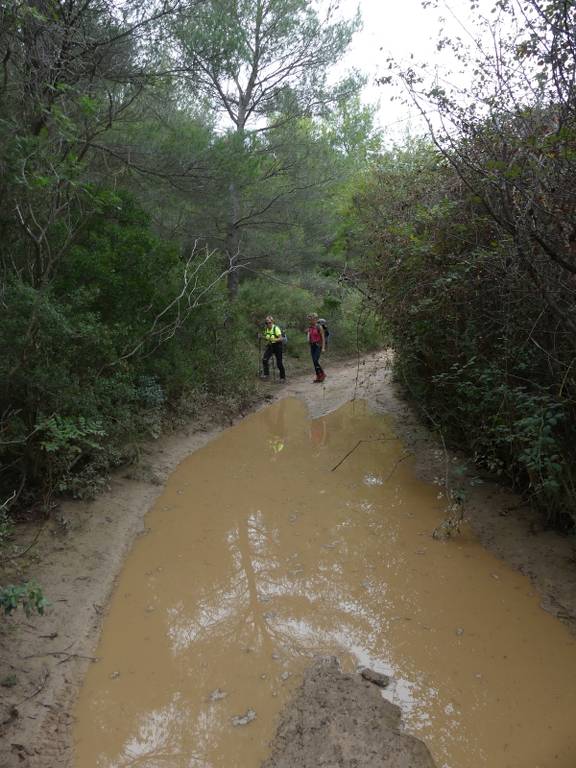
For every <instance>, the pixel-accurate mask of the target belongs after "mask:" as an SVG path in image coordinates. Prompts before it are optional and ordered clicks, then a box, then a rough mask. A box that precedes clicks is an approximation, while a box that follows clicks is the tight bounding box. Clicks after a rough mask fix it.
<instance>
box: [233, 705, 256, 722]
mask: <svg viewBox="0 0 576 768" xmlns="http://www.w3.org/2000/svg"><path fill="white" fill-rule="evenodd" d="M252 720H256V712H254V710H253V709H249V710H248V711H247V712H246V714H245V715H236V716H235V717H233V718H232V725H234V726H239V725H248V723H251V722H252Z"/></svg>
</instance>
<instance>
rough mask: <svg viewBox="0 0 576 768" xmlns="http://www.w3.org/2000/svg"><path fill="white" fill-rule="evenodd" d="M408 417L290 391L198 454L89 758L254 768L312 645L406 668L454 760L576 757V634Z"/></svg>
mask: <svg viewBox="0 0 576 768" xmlns="http://www.w3.org/2000/svg"><path fill="white" fill-rule="evenodd" d="M438 496H439V493H438V488H436V487H435V486H434V485H432V484H427V483H424V482H422V481H420V480H418V479H417V478H416V475H415V472H414V467H413V464H412V457H411V456H410V454H409V452H408V451H407V449H406V448H405V447H404V446H403V445H402V443H401V441H400V440H399V439H398V438H397V437H396V435H395V434H394V431H393V428H392V422H391V421H390V420H389V419H387V418H386V417H384V416H381V415H375V414H373V413H371V412H370V411H369V409H368V408H367V406H366V405H365V404H363V403H361V402H355V403H349V404H348V405H345V406H343V407H342V408H340V409H339V410H338V411H336V412H334V413H332V414H329V415H327V416H324V417H322V418H320V419H316V420H310V419H309V418H308V417H307V414H306V411H305V408H304V406H303V404H302V403H301V402H299V401H297V400H292V399H286V400H282V401H280V402H278V403H276V404H275V405H273V406H271V407H269V408H267V409H266V410H264V411H261V412H260V413H257V414H254V415H252V416H249V417H247V418H246V419H244V420H243V421H242V422H241V423H239V424H238V425H237V426H235V427H233V428H232V429H230V430H227V431H226V432H224V433H222V434H221V435H220V436H219V437H218V438H217V439H215V440H214V441H213V442H211V443H210V444H208V445H206V446H205V447H204V448H202V449H201V450H199V451H197V452H196V453H194V454H192V455H191V456H189V457H188V458H187V459H186V460H185V461H184V462H183V463H182V464H181V465H180V467H179V468H178V470H177V471H176V472H175V473H174V474H173V475H172V476H171V478H170V480H169V482H168V483H167V485H166V488H165V490H164V492H163V493H162V495H161V497H160V498H159V500H158V501H157V503H156V505H155V508H154V509H153V510H152V512H151V513H150V514H149V516H148V518H147V531H146V535H144V536H142V537H141V538H140V539H139V540H138V541H137V542H136V544H135V546H134V548H133V551H132V553H131V555H130V556H129V558H128V560H127V562H126V564H125V567H124V570H123V572H122V574H121V576H120V578H119V580H118V584H117V587H116V590H115V594H114V597H113V600H112V602H111V605H110V609H109V612H108V615H107V617H106V620H105V622H104V628H103V633H102V637H101V640H100V644H99V647H98V650H97V651H96V655H97V656H98V657H99V658H100V661H99V663H97V664H94V665H92V666H91V668H90V669H89V672H88V675H87V678H86V681H85V684H84V687H83V689H82V692H81V696H80V700H79V702H78V706H77V708H76V711H75V716H76V719H77V725H76V729H75V759H74V765H75V766H76V768H93V767H94V768H96V767H97V768H124V766H126V767H127V766H139V768H156V767H157V766H159V765H162V766H163V767H164V768H184V766H187V768H188V767H194V766H198V768H251V767H252V766H254V768H257V766H259V765H261V763H262V762H263V761H264V760H265V759H266V757H267V756H268V753H269V742H270V740H271V739H272V737H273V735H274V732H275V729H276V726H277V723H278V720H279V715H280V712H281V709H282V707H283V706H284V705H285V704H286V702H288V701H289V700H290V698H291V697H292V696H293V694H294V692H295V690H296V688H297V687H298V686H299V685H300V683H301V681H302V677H303V674H304V671H305V669H306V668H307V667H309V666H310V664H311V661H312V659H313V657H315V656H318V655H321V656H326V655H334V656H336V657H338V659H339V661H340V664H341V665H342V667H343V669H344V670H345V671H349V672H351V671H353V670H355V669H357V668H358V667H359V666H369V667H371V668H372V669H374V670H375V671H377V672H381V673H384V674H386V675H388V676H389V677H390V678H391V681H390V685H389V686H388V688H386V689H385V691H384V692H383V694H384V696H386V698H388V699H390V700H391V701H392V702H393V703H395V704H398V705H399V706H400V707H401V709H402V713H403V721H404V725H405V728H406V731H407V732H408V733H411V734H414V735H415V736H417V737H418V738H420V739H422V740H424V741H425V743H426V744H427V745H428V747H429V749H430V751H431V753H432V755H433V757H434V759H435V761H436V763H437V765H438V766H439V768H481V767H482V766H489V767H490V768H525V767H526V766H531V767H532V768H552V766H554V767H557V768H573V766H574V764H575V756H576V732H575V731H574V728H573V722H574V712H575V711H576V642H575V639H574V637H573V636H571V635H570V634H569V633H568V631H567V629H566V628H565V627H564V626H563V625H561V624H560V623H559V622H558V621H556V620H555V619H554V618H553V617H551V616H550V615H548V614H546V613H545V612H544V611H543V610H542V608H541V607H540V606H539V601H538V599H537V597H536V595H535V594H534V590H533V588H532V587H531V585H530V583H529V581H528V580H527V579H526V578H525V577H524V576H522V575H521V574H519V573H517V572H514V571H512V570H510V569H509V568H508V567H507V566H506V565H505V564H504V563H502V562H501V561H499V560H497V559H496V558H495V557H494V556H493V555H491V554H490V553H488V552H487V551H486V550H484V549H483V548H482V547H481V546H480V545H479V543H478V542H477V541H476V539H475V538H474V536H473V535H472V534H471V533H470V532H467V531H464V533H463V534H462V535H461V536H460V537H459V538H458V539H457V540H455V541H437V540H434V539H432V538H431V532H432V531H433V530H434V528H435V527H436V526H437V525H438V524H439V523H440V522H441V520H442V518H443V514H444V508H445V502H444V500H442V499H441V498H438Z"/></svg>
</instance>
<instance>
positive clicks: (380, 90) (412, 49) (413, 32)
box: [338, 0, 494, 137]
mask: <svg viewBox="0 0 576 768" xmlns="http://www.w3.org/2000/svg"><path fill="white" fill-rule="evenodd" d="M493 4H494V2H493V0H482V2H481V8H483V10H484V12H485V13H486V15H488V13H489V10H490V8H491V7H492V6H493ZM469 6H470V2H469V0H450V2H445V3H443V2H441V3H440V7H439V8H438V9H437V10H434V9H428V10H425V9H423V8H422V4H421V1H420V0H341V2H340V7H341V13H342V15H344V16H347V17H350V16H353V15H354V13H355V10H356V8H358V7H359V8H360V13H361V15H362V20H363V29H362V30H361V31H360V32H358V33H357V34H356V37H355V38H354V40H353V42H352V46H351V48H350V50H349V52H348V54H347V55H346V57H345V59H344V61H343V63H342V65H341V66H339V67H338V72H342V71H344V70H345V69H347V68H350V67H356V68H357V69H359V70H361V71H362V72H364V73H365V74H366V75H367V76H368V78H369V82H368V85H367V86H366V88H365V91H364V99H365V100H366V101H370V102H372V103H375V102H377V101H379V102H380V109H379V111H378V122H379V123H380V125H381V127H384V128H387V132H388V133H390V134H391V135H392V136H396V137H398V136H400V135H401V134H402V133H404V132H405V131H406V129H407V128H410V129H411V130H412V131H414V132H420V131H422V130H423V129H424V128H423V124H422V122H421V120H420V119H419V117H418V115H417V113H416V111H415V110H413V109H412V110H409V109H408V108H406V107H404V106H403V105H402V104H400V102H398V101H395V102H390V96H391V95H392V94H393V90H392V89H391V88H389V87H386V86H378V85H376V84H375V80H376V78H377V77H378V75H382V74H385V73H386V59H387V58H388V56H393V57H394V58H396V59H399V60H401V61H406V62H407V61H409V60H410V55H411V54H414V58H415V60H417V61H428V62H431V63H434V64H438V66H439V67H440V68H441V69H442V68H443V67H449V66H450V62H449V61H448V60H447V59H446V56H444V58H443V59H442V58H441V57H440V55H439V54H438V53H437V51H436V41H437V39H438V33H439V31H440V30H441V29H443V30H444V32H447V33H449V34H451V35H460V36H462V37H463V38H466V37H467V35H466V31H465V30H466V29H469V30H470V29H472V28H473V21H472V19H471V16H470V12H469Z"/></svg>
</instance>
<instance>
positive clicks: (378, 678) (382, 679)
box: [360, 667, 390, 688]
mask: <svg viewBox="0 0 576 768" xmlns="http://www.w3.org/2000/svg"><path fill="white" fill-rule="evenodd" d="M360 675H361V676H362V677H363V678H364V680H368V682H369V683H374V685H377V686H378V687H379V688H386V687H387V686H388V685H389V684H390V678H389V677H388V675H383V674H382V673H381V672H375V671H374V670H373V669H369V668H368V667H364V669H361V670H360Z"/></svg>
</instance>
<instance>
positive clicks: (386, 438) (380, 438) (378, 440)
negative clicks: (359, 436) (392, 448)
mask: <svg viewBox="0 0 576 768" xmlns="http://www.w3.org/2000/svg"><path fill="white" fill-rule="evenodd" d="M397 439H398V438H397V437H376V438H374V439H372V440H358V442H357V443H356V445H355V446H354V448H352V449H351V450H350V451H348V453H347V454H346V456H344V458H342V459H340V461H339V462H338V464H336V466H334V467H332V469H331V470H330V472H334V470H336V469H338V467H339V466H340V464H343V463H344V462H345V461H346V459H347V458H348V456H350V455H351V454H353V453H354V451H355V450H356V448H358V446H359V445H361V444H362V443H380V442H383V441H384V440H397Z"/></svg>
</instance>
